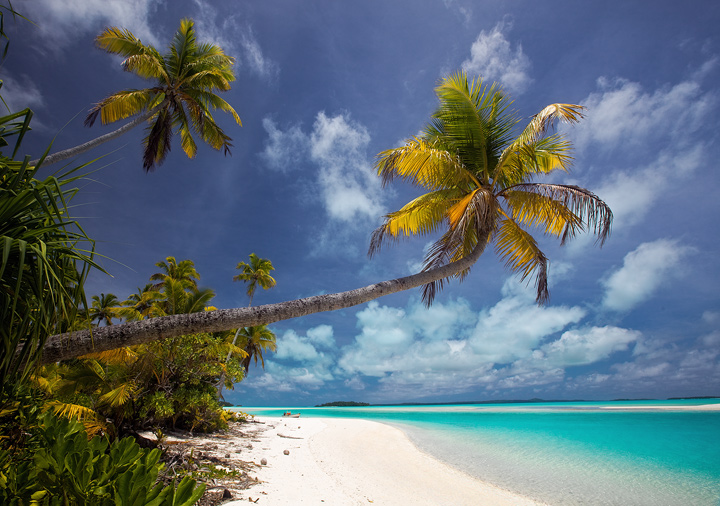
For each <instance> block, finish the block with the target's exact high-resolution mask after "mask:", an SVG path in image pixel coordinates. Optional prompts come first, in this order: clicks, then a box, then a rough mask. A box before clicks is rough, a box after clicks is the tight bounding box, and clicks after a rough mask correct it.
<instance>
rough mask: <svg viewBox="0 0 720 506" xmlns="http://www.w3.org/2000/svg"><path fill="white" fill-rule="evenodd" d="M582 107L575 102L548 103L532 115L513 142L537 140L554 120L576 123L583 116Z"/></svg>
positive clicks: (524, 142)
mask: <svg viewBox="0 0 720 506" xmlns="http://www.w3.org/2000/svg"><path fill="white" fill-rule="evenodd" d="M583 109H585V108H584V107H583V106H581V105H575V104H550V105H548V106H547V107H545V108H544V109H543V110H542V111H540V112H539V113H537V114H536V115H535V116H533V119H532V120H531V121H530V123H528V125H527V126H526V127H525V129H524V130H523V132H522V133H521V134H520V135H519V136H518V137H517V139H515V141H514V142H513V144H529V143H532V142H535V141H537V140H538V139H540V138H541V137H542V136H543V135H544V134H545V132H547V131H548V130H550V129H551V128H552V127H553V125H554V124H555V121H561V122H563V123H570V124H572V123H577V122H578V121H580V120H581V119H582V118H583V113H582V111H583Z"/></svg>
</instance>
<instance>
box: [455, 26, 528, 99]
mask: <svg viewBox="0 0 720 506" xmlns="http://www.w3.org/2000/svg"><path fill="white" fill-rule="evenodd" d="M506 28H507V30H508V31H509V29H510V28H511V27H510V26H507V25H506V24H505V23H504V22H500V23H498V24H497V25H495V27H494V28H493V29H492V30H491V31H490V32H486V31H485V30H483V31H481V32H480V35H478V38H477V40H475V42H474V43H473V45H472V47H471V48H470V59H469V60H465V61H464V62H463V63H462V68H463V69H464V70H465V71H467V72H468V73H474V74H479V75H481V76H482V77H483V79H485V80H494V81H498V82H500V83H501V84H502V85H503V86H504V87H505V88H507V89H508V90H510V91H513V92H516V93H522V92H523V91H525V90H526V89H527V87H528V85H529V84H530V83H531V82H532V79H531V78H530V76H529V75H528V72H529V70H530V60H529V59H528V57H527V56H526V55H525V53H523V50H522V46H521V45H520V44H517V45H516V46H515V48H514V49H513V47H512V46H511V44H510V42H508V40H507V39H506V38H505V34H504V33H503V32H504V31H505V30H506Z"/></svg>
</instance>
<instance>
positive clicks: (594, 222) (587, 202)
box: [501, 183, 613, 246]
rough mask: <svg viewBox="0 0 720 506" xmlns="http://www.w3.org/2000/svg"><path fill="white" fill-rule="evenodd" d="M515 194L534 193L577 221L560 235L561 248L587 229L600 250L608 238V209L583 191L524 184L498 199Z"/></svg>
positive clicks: (571, 223)
mask: <svg viewBox="0 0 720 506" xmlns="http://www.w3.org/2000/svg"><path fill="white" fill-rule="evenodd" d="M514 191H520V192H531V193H535V194H537V195H540V196H542V197H545V198H547V199H549V200H552V201H554V202H558V203H561V204H562V205H563V206H564V207H566V208H567V209H568V210H569V212H570V213H572V214H573V215H574V216H575V217H576V218H577V219H569V220H568V222H567V224H566V227H565V229H564V230H563V233H562V237H561V244H565V242H566V241H567V240H568V239H572V238H573V237H575V235H576V234H577V233H578V232H582V231H584V230H585V229H586V228H587V229H589V230H592V231H593V232H594V234H595V235H596V236H597V240H598V242H599V243H600V245H601V246H602V245H603V244H605V241H606V240H607V238H608V237H609V236H610V232H611V228H612V220H613V213H612V210H611V209H610V206H608V205H607V204H606V203H605V202H603V201H602V200H601V199H600V198H599V197H598V196H597V195H595V194H594V193H592V192H591V191H589V190H586V189H585V188H580V187H579V186H574V185H561V184H548V183H523V184H518V185H515V186H512V187H510V188H508V189H506V190H504V191H503V192H501V195H502V196H505V194H507V193H510V192H514Z"/></svg>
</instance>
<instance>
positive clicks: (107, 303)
mask: <svg viewBox="0 0 720 506" xmlns="http://www.w3.org/2000/svg"><path fill="white" fill-rule="evenodd" d="M119 311H120V301H119V300H118V298H117V297H116V296H115V294H112V293H108V294H107V295H106V294H104V293H101V294H100V296H99V297H98V296H97V295H93V296H92V305H91V306H90V310H89V311H88V317H89V318H90V321H91V322H93V321H95V320H97V322H98V325H101V324H102V322H103V321H104V322H105V324H106V325H112V324H113V322H112V319H113V318H117V319H119V318H120V314H119Z"/></svg>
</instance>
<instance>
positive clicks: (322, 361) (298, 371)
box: [243, 325, 335, 392]
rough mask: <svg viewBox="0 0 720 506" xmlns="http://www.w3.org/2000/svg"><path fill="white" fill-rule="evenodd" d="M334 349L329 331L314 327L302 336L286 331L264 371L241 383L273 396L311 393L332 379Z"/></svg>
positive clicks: (322, 327)
mask: <svg viewBox="0 0 720 506" xmlns="http://www.w3.org/2000/svg"><path fill="white" fill-rule="evenodd" d="M334 347H335V337H334V335H333V328H332V327H331V326H330V325H318V326H317V327H313V328H310V329H308V330H307V331H306V332H305V334H304V335H303V334H299V333H298V332H296V331H295V330H288V331H286V332H285V333H284V334H283V335H282V337H278V339H277V350H276V352H275V354H274V355H271V356H269V357H267V358H266V360H265V370H264V371H263V372H262V374H259V375H258V376H250V377H249V378H248V379H246V380H244V381H243V385H244V386H247V387H248V388H254V389H255V388H262V389H266V390H269V391H274V392H292V391H304V390H308V389H309V390H314V389H317V388H320V387H321V386H323V385H325V384H326V383H327V382H329V381H332V380H334V379H335V377H334V375H333V374H332V372H331V369H332V367H333V364H334V360H335V358H334V356H333V353H332V350H333V349H334Z"/></svg>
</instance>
